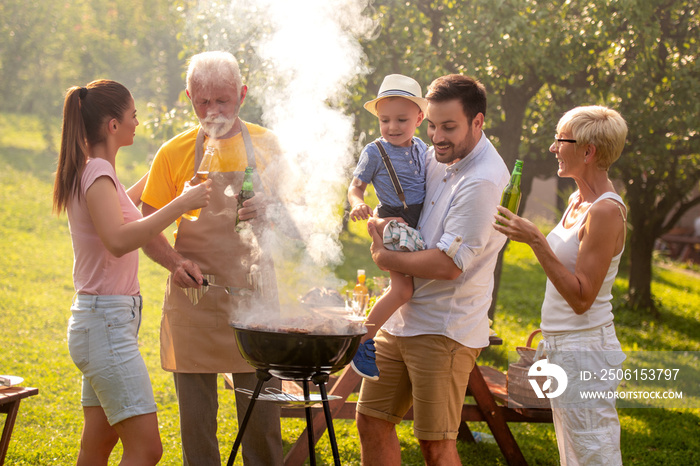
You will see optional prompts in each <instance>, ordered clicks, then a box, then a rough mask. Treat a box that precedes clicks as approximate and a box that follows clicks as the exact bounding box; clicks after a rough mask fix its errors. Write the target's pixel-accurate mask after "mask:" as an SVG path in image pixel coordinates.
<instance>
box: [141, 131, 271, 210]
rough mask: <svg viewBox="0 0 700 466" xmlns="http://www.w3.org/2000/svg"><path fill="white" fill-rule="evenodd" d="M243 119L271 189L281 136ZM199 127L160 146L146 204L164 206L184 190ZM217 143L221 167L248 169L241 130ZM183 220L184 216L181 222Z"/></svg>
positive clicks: (258, 167) (224, 169)
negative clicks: (271, 169)
mask: <svg viewBox="0 0 700 466" xmlns="http://www.w3.org/2000/svg"><path fill="white" fill-rule="evenodd" d="M243 123H244V124H245V125H246V127H247V128H248V132H249V133H250V139H251V142H252V143H253V149H254V152H255V163H256V170H257V171H258V173H259V174H260V177H261V179H262V180H263V188H264V189H265V191H269V189H270V186H266V183H265V176H263V173H264V172H265V169H266V167H267V166H268V165H269V164H270V161H271V160H272V159H273V158H275V157H277V156H279V154H280V152H281V151H280V147H279V143H278V141H277V137H276V136H275V135H274V134H273V133H272V132H271V131H269V130H268V129H266V128H263V127H262V126H258V125H255V124H252V123H245V122H243ZM198 130H199V126H197V127H195V128H192V129H190V130H187V131H185V132H183V133H180V134H178V135H177V136H175V137H174V138H172V139H171V140H169V141H168V142H166V143H165V144H163V145H162V146H161V148H160V149H159V150H158V153H157V154H156V157H155V159H154V160H153V164H152V165H151V170H150V172H149V175H148V182H147V183H146V187H145V188H144V191H143V195H142V196H141V200H142V201H143V202H144V203H145V204H148V205H150V206H151V207H154V208H156V209H160V208H161V207H163V206H165V205H166V204H167V203H168V202H170V201H172V200H173V199H175V198H176V197H177V196H179V195H180V193H182V190H183V189H184V186H185V182H186V181H188V180H190V179H191V178H192V176H193V175H194V155H195V154H194V149H195V142H196V139H197V131H198ZM205 141H206V138H205ZM217 145H218V147H219V153H220V156H221V157H220V163H221V167H220V169H219V171H221V172H232V171H240V172H242V171H245V168H246V166H248V158H247V156H246V152H245V143H244V142H243V136H242V135H241V133H238V134H237V135H235V136H233V137H232V138H228V139H220V140H218V141H217ZM179 222H180V219H178V224H179Z"/></svg>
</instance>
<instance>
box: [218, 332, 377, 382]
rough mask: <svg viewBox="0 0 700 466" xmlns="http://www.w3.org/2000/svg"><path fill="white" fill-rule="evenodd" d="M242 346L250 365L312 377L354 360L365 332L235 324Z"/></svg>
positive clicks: (290, 375) (274, 372) (278, 374)
mask: <svg viewBox="0 0 700 466" xmlns="http://www.w3.org/2000/svg"><path fill="white" fill-rule="evenodd" d="M231 327H232V328H233V330H234V332H235V334H236V342H237V344H238V349H239V350H240V352H241V355H242V356H243V357H244V358H245V359H246V361H248V363H249V364H250V365H252V366H253V367H255V368H256V369H260V370H264V371H269V372H270V374H272V375H274V376H275V377H278V378H280V379H291V380H299V379H303V380H310V379H311V377H312V376H313V375H315V374H318V373H325V374H332V373H334V372H337V371H339V370H341V369H342V368H344V367H345V366H346V365H348V364H349V363H350V361H352V358H353V357H354V356H355V353H356V352H357V348H358V346H359V345H360V339H361V338H362V335H364V333H358V334H351V335H315V334H308V333H296V332H275V331H270V330H257V329H250V328H246V327H242V326H237V325H236V324H235V323H233V324H231Z"/></svg>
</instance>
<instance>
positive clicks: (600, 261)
mask: <svg viewBox="0 0 700 466" xmlns="http://www.w3.org/2000/svg"><path fill="white" fill-rule="evenodd" d="M498 211H499V212H500V213H502V214H504V215H505V216H506V219H504V218H503V217H501V216H496V218H497V220H498V221H500V222H501V223H503V225H498V224H497V223H494V228H495V229H496V230H497V231H500V232H501V233H503V234H505V235H506V236H508V237H509V238H510V239H512V240H514V241H519V242H523V243H526V244H528V245H529V246H530V247H531V248H532V250H533V252H534V253H535V256H536V257H537V260H538V261H539V262H540V264H541V265H542V268H543V269H544V272H545V274H546V275H547V278H549V280H550V281H551V282H552V284H553V285H554V287H555V288H556V289H557V291H558V292H559V294H561V295H562V297H563V298H564V299H565V300H566V302H567V303H568V304H569V305H570V306H571V308H572V309H573V310H574V312H576V313H577V314H583V313H584V312H586V311H587V310H588V309H590V307H591V305H592V304H593V301H595V298H596V297H597V296H598V292H599V291H600V287H601V286H602V285H603V281H604V280H605V274H606V273H607V270H608V267H609V266H610V262H611V261H612V258H613V256H614V255H615V254H617V253H619V251H620V250H621V249H622V242H624V221H623V219H622V217H621V214H620V212H619V210H618V209H617V207H616V206H614V205H612V204H611V203H608V202H601V203H598V204H596V205H594V206H593V207H591V209H590V211H589V212H588V216H587V218H586V223H585V224H584V227H583V233H582V234H583V236H582V238H581V243H580V245H579V252H578V259H577V261H576V267H575V270H574V272H573V273H571V272H570V271H569V270H568V269H567V268H566V267H565V266H564V265H563V264H562V263H561V262H560V261H559V259H558V258H557V256H556V255H555V254H554V251H552V248H550V246H549V243H547V240H546V238H545V237H544V235H543V234H542V233H541V232H540V231H539V230H538V229H537V227H536V226H535V225H534V224H532V222H530V221H529V220H526V219H524V218H521V217H518V216H517V215H515V214H513V213H512V212H510V211H508V210H507V209H504V208H503V207H500V206H499V207H498Z"/></svg>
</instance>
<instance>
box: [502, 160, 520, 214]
mask: <svg viewBox="0 0 700 466" xmlns="http://www.w3.org/2000/svg"><path fill="white" fill-rule="evenodd" d="M522 173H523V161H522V160H516V161H515V167H514V168H513V173H512V174H511V175H510V181H509V182H508V185H506V187H505V189H504V190H503V195H501V205H502V206H503V207H505V208H506V209H508V210H510V211H511V212H513V213H514V214H517V213H518V207H520V198H521V197H522V192H521V191H520V177H521V176H522ZM501 216H503V214H501Z"/></svg>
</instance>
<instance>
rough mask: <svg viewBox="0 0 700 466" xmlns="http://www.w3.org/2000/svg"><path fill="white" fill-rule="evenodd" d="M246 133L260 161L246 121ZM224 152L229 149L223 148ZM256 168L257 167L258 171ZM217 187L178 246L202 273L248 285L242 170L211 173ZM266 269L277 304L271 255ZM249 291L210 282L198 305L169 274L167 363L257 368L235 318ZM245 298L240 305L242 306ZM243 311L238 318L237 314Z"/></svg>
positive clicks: (178, 367) (171, 366)
mask: <svg viewBox="0 0 700 466" xmlns="http://www.w3.org/2000/svg"><path fill="white" fill-rule="evenodd" d="M241 133H242V136H243V141H244V144H245V149H246V156H247V159H248V166H251V167H255V166H256V164H255V154H254V150H253V145H252V142H251V140H250V135H249V133H248V129H247V128H246V126H245V123H243V122H241ZM203 143H204V132H203V131H202V130H201V128H200V130H199V133H198V134H197V142H196V148H195V164H194V167H195V168H194V170H195V171H196V167H197V166H199V162H200V161H201V159H202V146H203ZM223 156H225V154H223ZM256 174H257V171H256ZM209 178H210V179H211V180H212V192H211V198H210V201H209V205H208V206H207V207H205V208H203V209H202V212H201V214H200V216H199V219H198V220H197V221H195V222H191V221H188V220H184V219H183V220H182V221H181V222H180V225H179V227H178V233H177V239H176V240H175V250H176V251H177V252H178V253H180V254H181V255H182V256H183V257H185V258H187V259H190V260H192V261H194V262H195V263H196V264H197V265H199V267H200V269H201V270H202V273H204V274H209V275H214V276H215V277H216V281H215V283H217V284H219V285H225V286H233V287H241V288H245V287H247V286H248V283H247V279H246V274H248V273H249V271H250V268H251V266H252V265H254V262H253V261H254V259H253V257H252V255H251V248H250V246H249V245H248V244H246V243H244V242H243V241H242V240H241V236H240V235H239V234H238V233H236V231H235V228H234V227H235V221H236V211H237V210H236V207H237V201H236V198H235V196H234V195H235V194H237V193H238V192H239V191H240V189H241V185H242V184H243V172H215V173H212V172H210V173H209ZM253 186H254V188H255V191H257V192H262V191H263V190H262V186H261V181H260V177H259V176H256V179H254V180H253ZM256 264H257V266H259V270H260V271H261V273H262V285H263V287H264V288H263V289H264V290H265V295H266V300H267V301H268V307H275V306H277V304H276V303H277V296H276V288H277V287H276V280H275V273H274V267H273V264H272V261H271V259H269V258H268V259H266V260H264V261H262V262H261V261H260V260H257V261H256ZM249 299H251V298H250V297H245V298H244V297H240V296H230V295H228V294H226V292H225V291H224V289H223V288H220V287H209V288H208V290H207V291H206V292H205V293H204V295H203V296H202V297H201V299H200V300H199V301H198V302H197V304H196V305H193V304H192V302H191V301H190V299H189V298H188V297H187V295H186V294H185V292H184V291H183V289H182V288H180V287H178V286H177V285H175V284H174V283H172V275H171V276H170V277H168V282H167V286H166V291H165V302H164V303H163V317H162V322H161V332H160V346H161V348H160V355H161V364H162V366H163V369H165V370H166V371H171V372H186V373H226V372H234V373H240V372H253V371H254V370H255V369H254V368H253V367H252V366H250V365H249V364H248V363H247V362H246V361H245V360H244V359H243V357H242V356H241V354H240V352H239V350H238V346H237V344H236V338H235V334H234V330H233V329H232V328H231V327H230V325H229V323H230V322H231V321H235V320H239V319H240V315H241V314H245V313H246V310H249V309H250V305H249V304H250V303H249V302H248V301H247V300H249ZM239 304H240V306H239ZM237 316H238V319H237Z"/></svg>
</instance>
